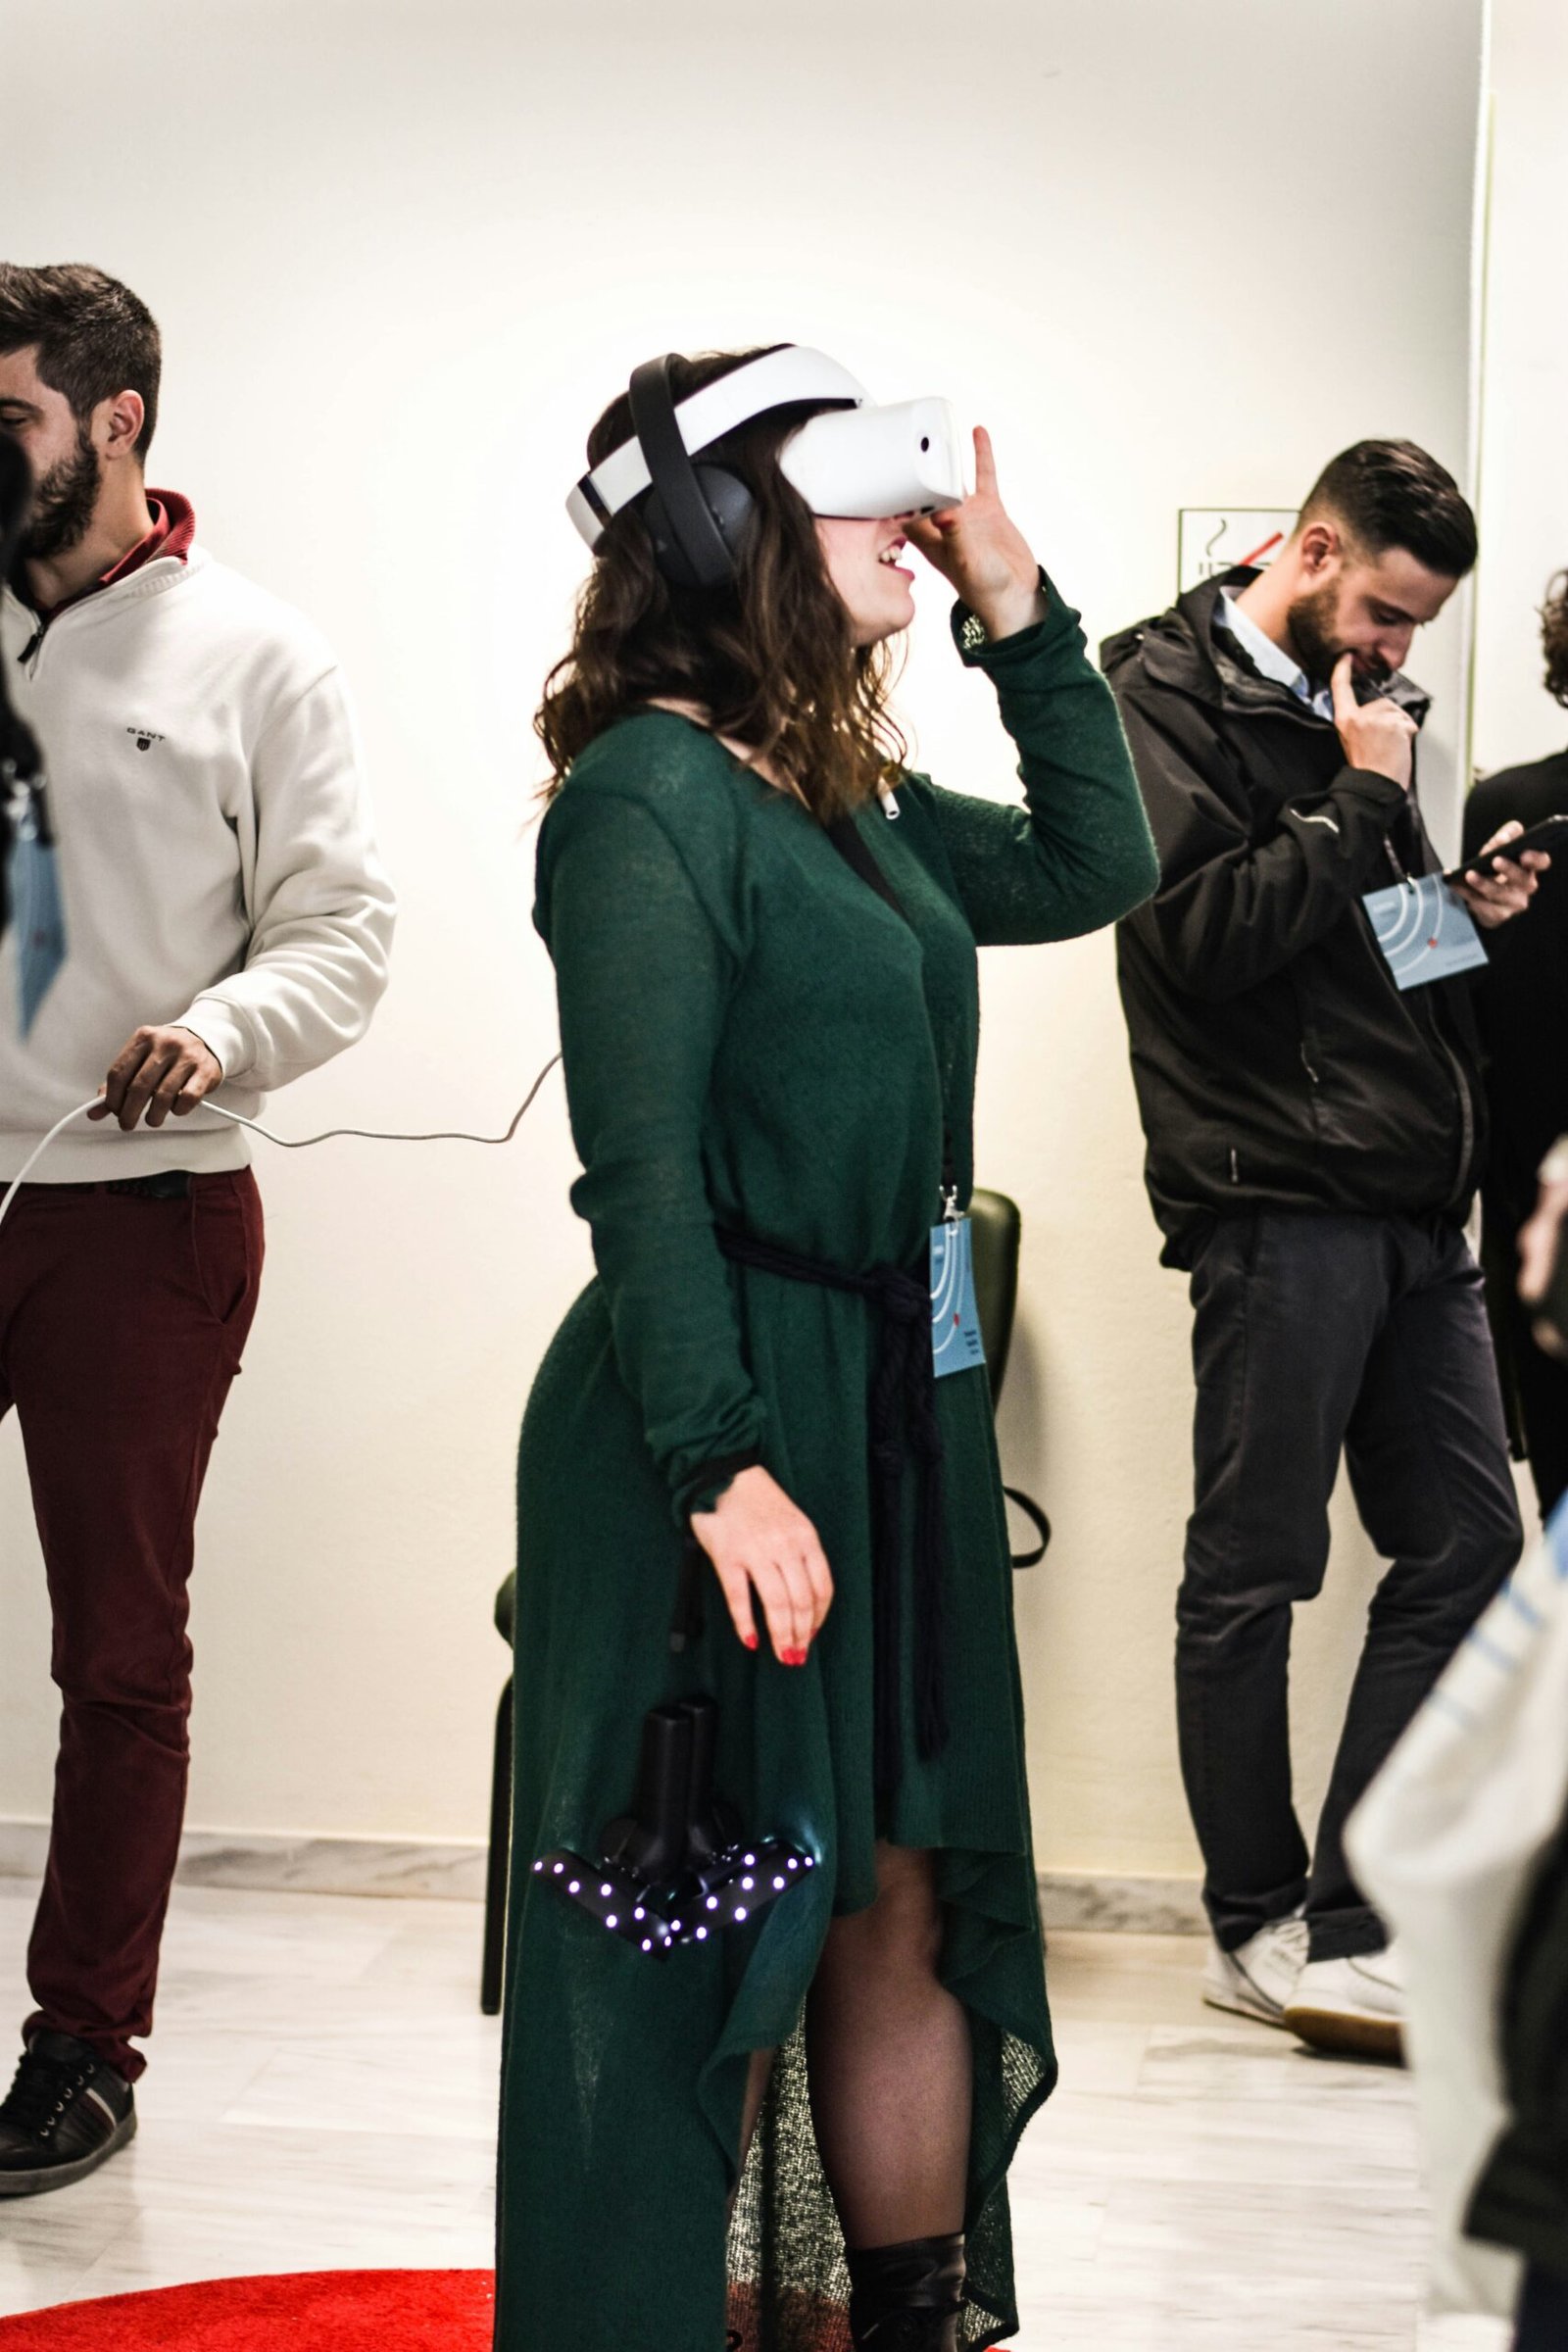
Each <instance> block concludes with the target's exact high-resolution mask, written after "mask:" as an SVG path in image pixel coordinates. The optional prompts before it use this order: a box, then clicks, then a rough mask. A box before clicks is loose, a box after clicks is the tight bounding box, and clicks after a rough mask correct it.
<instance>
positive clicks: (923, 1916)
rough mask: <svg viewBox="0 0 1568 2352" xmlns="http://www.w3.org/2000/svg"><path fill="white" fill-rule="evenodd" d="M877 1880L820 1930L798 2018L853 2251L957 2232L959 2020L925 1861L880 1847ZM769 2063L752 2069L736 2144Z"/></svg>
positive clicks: (965, 2102) (969, 2081) (962, 2063)
mask: <svg viewBox="0 0 1568 2352" xmlns="http://www.w3.org/2000/svg"><path fill="white" fill-rule="evenodd" d="M876 1868H877V1891H876V1899H875V1901H874V1902H873V1903H872V1904H871V1905H870V1907H869V1908H868V1909H867V1910H864V1911H857V1912H853V1913H852V1914H851V1915H850V1916H849V1917H848V1918H845V1919H836V1920H834V1922H833V1923H832V1926H831V1927H830V1928H829V1930H828V1935H827V1941H826V1943H825V1944H824V1946H823V1949H822V1957H821V1959H820V1961H819V1962H818V1964H817V1971H816V1977H815V1980H814V1982H813V1984H812V1985H811V1990H810V1995H809V2000H808V2002H807V2008H806V2048H807V2058H808V2062H809V2072H810V2084H811V2118H812V2122H813V2124H814V2125H815V2128H816V2144H817V2149H818V2152H819V2153H820V2155H821V2159H822V2170H823V2171H824V2173H825V2174H826V2175H827V2183H828V2186H829V2188H830V2189H831V2190H832V2192H833V2202H834V2204H835V2205H836V2206H837V2207H838V2214H839V2221H840V2223H841V2225H842V2227H843V2229H844V2237H845V2242H846V2244H847V2245H849V2246H852V2247H854V2248H856V2249H857V2250H858V2249H860V2248H864V2247H871V2246H886V2245H898V2244H902V2243H903V2242H904V2241H905V2240H906V2239H908V2238H915V2237H934V2236H938V2235H945V2234H947V2233H948V2232H951V2231H956V2230H959V2229H962V2228H963V2207H964V2194H965V2189H966V2185H967V2180H968V2167H969V2114H970V2106H971V2101H972V2095H973V2058H972V2054H971V2051H970V2046H969V2021H968V2017H967V2014H966V2013H965V2010H964V2007H963V2004H962V2002H961V2001H958V2000H956V1998H955V1997H954V1995H953V1994H952V1993H951V1992H949V1991H947V1990H946V1989H945V1987H944V1986H943V1985H942V1984H941V1983H940V1982H939V1980H938V1977H937V1963H938V1959H939V1957H940V1954H941V1948H942V1909H941V1905H940V1904H939V1903H938V1901H937V1895H936V1880H935V1874H934V1871H933V1868H932V1862H931V1856H930V1855H929V1854H926V1853H916V1852H912V1851H910V1850H909V1849H908V1848H907V1847H905V1846H895V1845H882V1844H879V1845H878V1847H877V1849H876ZM771 2056H772V2054H771V2052H770V2051H765V2050H764V2051H760V2052H759V2053H758V2055H757V2057H756V2058H755V2059H754V2060H753V2063H752V2080H751V2083H750V2085H749V2089H748V2096H747V2102H746V2118H745V2141H744V2142H743V2144H749V2142H750V2138H751V2133H752V2129H753V2127H754V2125H755V2124H756V2121H757V2116H758V2113H759V2111H760V2107H761V2103H762V2097H763V2093H764V2091H765V2089H766V2084H767V2070H768V2066H769V2064H770V2063H771Z"/></svg>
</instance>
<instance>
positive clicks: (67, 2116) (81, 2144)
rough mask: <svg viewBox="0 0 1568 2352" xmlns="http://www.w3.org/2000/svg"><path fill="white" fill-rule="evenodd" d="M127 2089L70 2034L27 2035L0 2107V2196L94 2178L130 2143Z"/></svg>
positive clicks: (132, 2120)
mask: <svg viewBox="0 0 1568 2352" xmlns="http://www.w3.org/2000/svg"><path fill="white" fill-rule="evenodd" d="M135 2132H136V2102H135V2098H134V2096H133V2095H132V2092H131V2087H130V2084H129V2083H128V2082H126V2081H125V2079H124V2077H123V2075H119V2074H117V2073H116V2072H115V2070H114V2068H113V2067H112V2066H110V2065H109V2064H108V2062H107V2060H105V2059H103V2058H100V2057H99V2055H98V2053H97V2051H96V2050H92V2049H89V2048H88V2046H87V2044H86V2042H84V2041H77V2040H76V2039H75V2037H74V2035H73V2034H48V2033H39V2034H34V2035H33V2037H32V2039H31V2041H30V2042H29V2043H28V2044H27V2047H26V2048H25V2050H24V2052H23V2054H22V2062H21V2064H20V2065H19V2066H18V2068H17V2077H16V2081H15V2082H13V2083H12V2085H11V2089H10V2091H9V2093H8V2094H7V2096H6V2098H5V2100H4V2102H3V2103H0V2197H33V2196H37V2195H38V2194H39V2192H40V2191H41V2190H43V2189H46V2188H65V2187H66V2186H67V2185H68V2184H69V2183H70V2182H71V2181H73V2180H84V2179H85V2178H86V2176H87V2174H88V2173H91V2172H96V2171H97V2169H98V2167H99V2165H101V2164H102V2163H103V2162H104V2160H105V2158H106V2157H109V2156H113V2154H114V2153H115V2150H116V2149H117V2148H123V2146H124V2144H125V2142H126V2140H127V2139H132V2138H134V2137H135Z"/></svg>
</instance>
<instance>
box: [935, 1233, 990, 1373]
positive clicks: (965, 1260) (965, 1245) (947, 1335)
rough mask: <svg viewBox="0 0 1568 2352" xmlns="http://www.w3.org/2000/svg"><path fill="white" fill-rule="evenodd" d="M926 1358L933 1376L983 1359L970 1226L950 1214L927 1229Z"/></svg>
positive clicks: (967, 1367)
mask: <svg viewBox="0 0 1568 2352" xmlns="http://www.w3.org/2000/svg"><path fill="white" fill-rule="evenodd" d="M931 1357H932V1363H933V1367H934V1369H935V1371H936V1376H937V1378H938V1380H941V1379H942V1378H943V1377H944V1375H945V1374H947V1373H949V1372H972V1371H973V1370H975V1368H976V1367H977V1366H979V1365H982V1364H984V1362H985V1360H986V1350H985V1342H984V1341H983V1340H982V1339H981V1337H980V1310H979V1308H978V1306H977V1305H976V1303H975V1296H974V1228H973V1226H972V1225H971V1224H970V1222H969V1220H968V1218H967V1217H960V1216H958V1215H956V1213H953V1214H949V1215H948V1216H946V1217H944V1218H943V1220H942V1223H941V1224H940V1225H933V1226H932V1228H931Z"/></svg>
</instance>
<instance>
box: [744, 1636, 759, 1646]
mask: <svg viewBox="0 0 1568 2352" xmlns="http://www.w3.org/2000/svg"><path fill="white" fill-rule="evenodd" d="M741 1640H742V1641H743V1642H745V1644H746V1646H747V1648H748V1649H755V1648H756V1647H757V1636H756V1635H755V1634H742V1636H741Z"/></svg>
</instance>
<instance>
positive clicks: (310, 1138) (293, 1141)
mask: <svg viewBox="0 0 1568 2352" xmlns="http://www.w3.org/2000/svg"><path fill="white" fill-rule="evenodd" d="M560 1059H561V1055H560V1054H551V1056H550V1059H549V1060H548V1061H547V1062H546V1063H545V1066H544V1068H543V1069H542V1070H541V1071H540V1073H539V1075H538V1077H537V1078H536V1079H535V1080H534V1082H533V1084H532V1086H530V1087H529V1089H528V1092H527V1094H526V1095H525V1096H524V1098H523V1100H522V1102H521V1103H519V1104H518V1105H517V1109H516V1113H515V1117H514V1118H513V1121H512V1124H511V1126H510V1127H509V1128H508V1129H507V1131H506V1133H505V1135H469V1134H468V1133H467V1131H466V1129H464V1128H447V1129H442V1130H440V1131H439V1132H437V1133H435V1134H433V1135H405V1134H397V1133H389V1132H388V1131H386V1130H384V1129H382V1128H378V1127H328V1128H326V1129H325V1130H324V1131H323V1132H322V1133H321V1134H320V1135H274V1134H273V1133H272V1130H271V1129H270V1127H264V1126H263V1125H262V1124H261V1122H260V1120H259V1119H245V1118H241V1116H240V1114H239V1112H238V1111H237V1110H225V1109H224V1108H223V1105H222V1104H221V1103H203V1105H202V1108H203V1109H204V1110H216V1111H217V1113H218V1115H219V1117H220V1118H221V1119H230V1120H232V1122H233V1124H234V1125H235V1126H236V1127H249V1128H250V1129H251V1130H252V1132H253V1133H254V1134H256V1135H264V1136H266V1138H267V1140H268V1142H269V1143H270V1144H277V1145H280V1146H281V1148H282V1149H283V1151H285V1152H308V1151H309V1150H310V1149H311V1147H312V1146H313V1145H315V1144H331V1143H336V1142H337V1140H338V1139H339V1137H341V1136H357V1137H359V1138H360V1140H361V1141H362V1142H364V1143H368V1144H510V1143H511V1141H512V1139H513V1137H514V1136H515V1134H516V1132H517V1129H518V1128H519V1127H520V1126H521V1124H522V1120H523V1115H524V1113H525V1112H527V1111H529V1110H531V1109H532V1108H533V1101H534V1097H535V1096H536V1095H537V1094H538V1092H539V1089H540V1088H541V1087H542V1086H543V1084H544V1082H545V1080H546V1079H547V1078H548V1077H549V1075H550V1073H551V1071H552V1070H553V1069H554V1068H555V1066H556V1064H557V1062H558V1061H559V1060H560ZM102 1101H103V1097H102V1096H101V1095H94V1096H93V1097H92V1099H91V1101H90V1102H87V1103H77V1104H76V1107H75V1109H74V1110H68V1111H67V1113H66V1115H65V1117H64V1118H63V1119H56V1121H55V1123H54V1125H53V1126H52V1127H51V1128H50V1130H49V1132H48V1134H47V1135H46V1136H45V1137H44V1139H43V1142H42V1143H41V1144H37V1145H35V1146H34V1147H33V1149H32V1151H31V1152H28V1154H27V1156H26V1158H25V1160H24V1161H23V1163H22V1166H21V1168H20V1170H19V1171H18V1173H17V1174H16V1175H15V1176H14V1177H13V1178H12V1179H11V1182H10V1183H9V1184H8V1185H7V1187H6V1189H5V1193H4V1195H3V1197H0V1225H3V1224H4V1223H5V1219H6V1211H7V1209H8V1208H9V1207H10V1206H11V1203H12V1201H14V1200H15V1199H16V1197H17V1193H18V1191H19V1190H20V1189H21V1187H22V1186H23V1185H24V1184H25V1183H26V1181H27V1178H28V1176H29V1174H30V1173H31V1171H32V1170H33V1169H34V1168H35V1167H36V1166H37V1164H38V1162H39V1160H40V1159H42V1157H43V1155H44V1153H45V1152H47V1151H48V1149H49V1147H50V1145H51V1144H52V1143H53V1142H54V1140H55V1137H56V1136H57V1135H59V1134H60V1133H61V1131H62V1129H64V1128H67V1127H69V1126H70V1125H71V1122H72V1120H73V1119H79V1118H84V1117H85V1116H86V1114H87V1112H88V1111H89V1110H96V1109H97V1108H98V1105H99V1103H101V1102H102Z"/></svg>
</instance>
